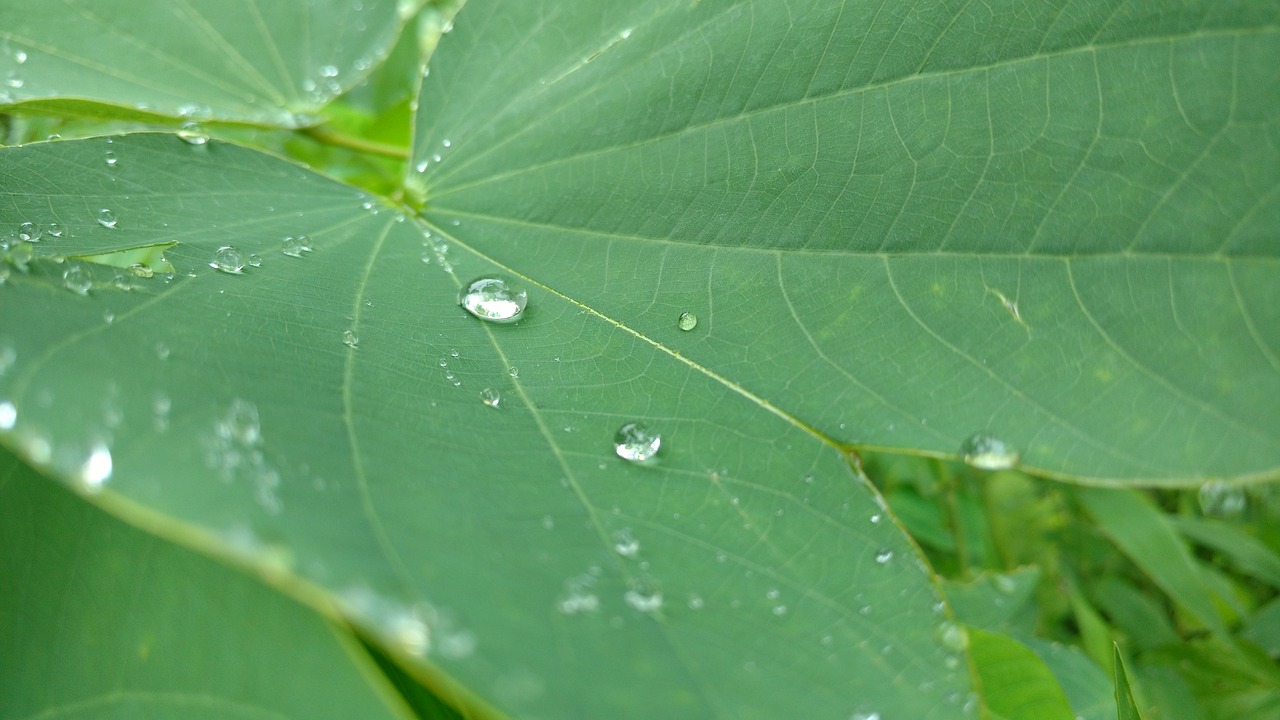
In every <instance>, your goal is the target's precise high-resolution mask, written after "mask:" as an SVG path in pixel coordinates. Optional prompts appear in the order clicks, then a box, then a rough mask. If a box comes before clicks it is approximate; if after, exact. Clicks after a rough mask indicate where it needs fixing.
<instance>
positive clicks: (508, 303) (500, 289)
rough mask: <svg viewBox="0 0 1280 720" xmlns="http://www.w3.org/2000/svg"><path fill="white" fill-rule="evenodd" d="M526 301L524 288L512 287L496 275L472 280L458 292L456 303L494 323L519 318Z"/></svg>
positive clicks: (513, 320)
mask: <svg viewBox="0 0 1280 720" xmlns="http://www.w3.org/2000/svg"><path fill="white" fill-rule="evenodd" d="M527 302H528V295H527V294H526V293H525V291H524V290H518V289H513V288H512V287H511V285H510V284H509V283H508V282H507V281H506V279H504V278H502V277H497V276H488V277H482V278H478V279H476V280H472V281H471V282H470V283H468V284H467V286H466V287H464V288H463V289H462V292H460V293H458V304H459V305H461V306H462V307H463V308H465V309H466V311H467V312H469V313H471V314H472V315H474V316H476V317H478V318H480V319H481V320H488V321H489V322H495V323H508V322H515V321H516V320H519V319H520V316H521V315H523V314H524V308H525V304H526V303H527Z"/></svg>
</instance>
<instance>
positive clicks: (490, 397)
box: [480, 387, 502, 408]
mask: <svg viewBox="0 0 1280 720" xmlns="http://www.w3.org/2000/svg"><path fill="white" fill-rule="evenodd" d="M501 400H502V395H501V394H500V393H499V392H498V391H497V390H495V389H494V388H491V387H487V388H485V389H483V390H481V391H480V402H482V403H484V404H485V405H488V406H489V407H492V408H496V407H498V402H499V401H501Z"/></svg>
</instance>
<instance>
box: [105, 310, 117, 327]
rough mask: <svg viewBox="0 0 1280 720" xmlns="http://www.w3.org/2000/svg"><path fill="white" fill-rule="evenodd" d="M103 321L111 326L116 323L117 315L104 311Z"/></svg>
mask: <svg viewBox="0 0 1280 720" xmlns="http://www.w3.org/2000/svg"><path fill="white" fill-rule="evenodd" d="M102 321H103V322H105V323H106V324H108V325H110V324H111V323H113V322H115V321H116V314H115V313H113V312H111V311H110V310H103V311H102Z"/></svg>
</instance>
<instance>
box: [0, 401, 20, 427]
mask: <svg viewBox="0 0 1280 720" xmlns="http://www.w3.org/2000/svg"><path fill="white" fill-rule="evenodd" d="M17 422H18V408H17V406H15V405H14V404H13V403H11V402H9V401H8V400H5V401H3V402H0V430H12V429H13V426H14V425H16V424H17Z"/></svg>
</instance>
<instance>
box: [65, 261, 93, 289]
mask: <svg viewBox="0 0 1280 720" xmlns="http://www.w3.org/2000/svg"><path fill="white" fill-rule="evenodd" d="M62 286H63V287H65V288H66V289H68V290H70V291H71V292H73V293H75V294H77V295H88V294H89V288H91V287H93V278H92V277H90V276H89V271H88V270H85V269H84V268H83V267H81V266H79V265H72V266H71V267H69V268H67V269H66V270H63V271H62Z"/></svg>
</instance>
